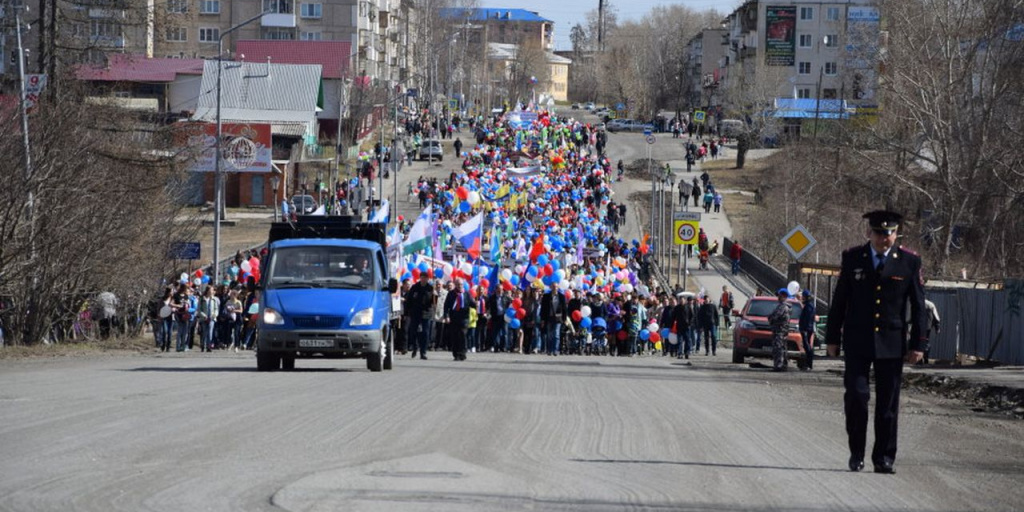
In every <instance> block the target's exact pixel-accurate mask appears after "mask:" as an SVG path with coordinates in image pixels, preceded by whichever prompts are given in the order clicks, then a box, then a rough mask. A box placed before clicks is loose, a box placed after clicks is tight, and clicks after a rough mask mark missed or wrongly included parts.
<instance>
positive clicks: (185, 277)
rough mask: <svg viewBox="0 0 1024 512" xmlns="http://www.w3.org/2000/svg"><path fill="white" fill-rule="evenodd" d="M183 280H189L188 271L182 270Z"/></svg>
mask: <svg viewBox="0 0 1024 512" xmlns="http://www.w3.org/2000/svg"><path fill="white" fill-rule="evenodd" d="M181 280H182V281H185V282H188V273H186V272H182V273H181Z"/></svg>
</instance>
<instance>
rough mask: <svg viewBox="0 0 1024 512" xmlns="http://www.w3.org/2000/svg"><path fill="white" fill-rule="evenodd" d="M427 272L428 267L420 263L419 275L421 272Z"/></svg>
mask: <svg viewBox="0 0 1024 512" xmlns="http://www.w3.org/2000/svg"><path fill="white" fill-rule="evenodd" d="M428 270H430V265H427V262H425V261H424V262H422V263H420V273H421V274H422V273H423V272H426V271H428Z"/></svg>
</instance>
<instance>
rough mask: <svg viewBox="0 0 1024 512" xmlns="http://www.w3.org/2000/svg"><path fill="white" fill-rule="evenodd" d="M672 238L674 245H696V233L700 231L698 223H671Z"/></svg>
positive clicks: (690, 221) (684, 221)
mask: <svg viewBox="0 0 1024 512" xmlns="http://www.w3.org/2000/svg"><path fill="white" fill-rule="evenodd" d="M672 225H673V229H672V232H673V233H674V235H673V238H674V240H673V241H674V242H675V244H676V245H694V244H696V243H697V233H698V232H699V231H700V221H697V220H677V221H675V222H673V223H672Z"/></svg>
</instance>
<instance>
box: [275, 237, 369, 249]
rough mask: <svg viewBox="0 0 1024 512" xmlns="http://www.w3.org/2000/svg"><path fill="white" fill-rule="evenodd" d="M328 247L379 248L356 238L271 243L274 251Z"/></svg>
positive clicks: (304, 239)
mask: <svg viewBox="0 0 1024 512" xmlns="http://www.w3.org/2000/svg"><path fill="white" fill-rule="evenodd" d="M311 245H313V246H316V245H319V246H330V247H354V248H356V249H369V250H373V249H376V248H377V247H379V245H377V244H376V243H374V242H371V241H369V240H360V239H358V238H289V239H286V240H278V241H276V242H274V243H273V246H274V248H275V249H281V248H283V247H308V246H311Z"/></svg>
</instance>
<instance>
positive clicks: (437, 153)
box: [419, 139, 444, 162]
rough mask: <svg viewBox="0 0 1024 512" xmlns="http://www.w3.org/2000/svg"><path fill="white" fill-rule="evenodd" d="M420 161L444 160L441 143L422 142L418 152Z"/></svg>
mask: <svg viewBox="0 0 1024 512" xmlns="http://www.w3.org/2000/svg"><path fill="white" fill-rule="evenodd" d="M419 158H420V160H437V161H438V162H440V161H442V160H444V151H443V150H442V149H441V141H439V140H435V139H431V140H425V141H423V145H422V146H420V152H419Z"/></svg>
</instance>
